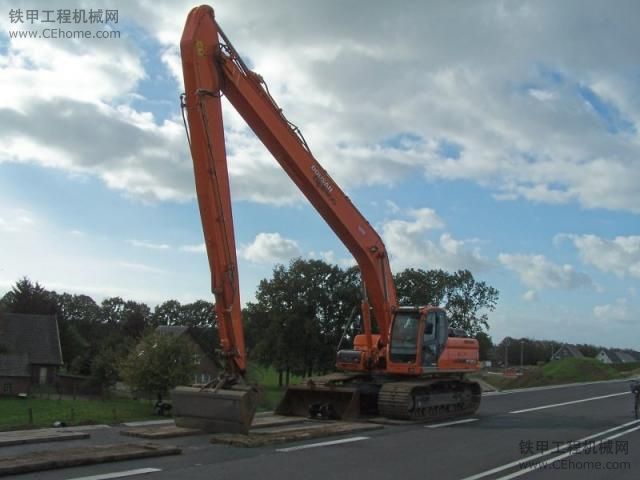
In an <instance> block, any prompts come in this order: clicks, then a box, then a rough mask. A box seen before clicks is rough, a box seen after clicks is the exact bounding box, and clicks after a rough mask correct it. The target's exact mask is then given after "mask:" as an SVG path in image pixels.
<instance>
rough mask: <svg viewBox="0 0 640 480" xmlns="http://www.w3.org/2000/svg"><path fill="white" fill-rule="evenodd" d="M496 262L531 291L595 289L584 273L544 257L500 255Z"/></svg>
mask: <svg viewBox="0 0 640 480" xmlns="http://www.w3.org/2000/svg"><path fill="white" fill-rule="evenodd" d="M498 261H499V262H500V263H501V264H502V265H503V266H504V267H506V268H507V269H509V270H512V271H514V272H516V273H517V274H518V276H519V277H520V281H521V282H522V283H523V284H524V285H526V286H527V287H529V288H531V289H533V290H542V289H545V288H549V289H558V290H574V289H578V288H595V285H594V283H593V280H592V279H591V277H589V275H587V274H586V273H583V272H578V271H576V270H575V268H574V267H573V266H571V265H568V264H563V265H558V264H555V263H553V262H551V261H550V260H548V259H547V258H546V257H545V256H544V255H531V254H508V253H501V254H500V255H498ZM527 293H528V292H527ZM525 295H526V294H525Z"/></svg>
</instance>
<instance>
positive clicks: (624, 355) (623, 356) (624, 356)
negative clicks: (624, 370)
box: [615, 350, 636, 363]
mask: <svg viewBox="0 0 640 480" xmlns="http://www.w3.org/2000/svg"><path fill="white" fill-rule="evenodd" d="M615 354H616V355H617V356H618V358H619V359H620V360H621V361H622V363H633V362H635V361H636V359H635V358H633V357H632V356H631V355H629V353H628V352H625V351H622V350H616V351H615Z"/></svg>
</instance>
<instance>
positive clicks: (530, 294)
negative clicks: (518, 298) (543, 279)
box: [522, 290, 538, 302]
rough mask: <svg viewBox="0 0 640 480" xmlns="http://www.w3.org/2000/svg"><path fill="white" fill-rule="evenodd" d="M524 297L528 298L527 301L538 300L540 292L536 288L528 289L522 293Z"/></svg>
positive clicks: (524, 298)
mask: <svg viewBox="0 0 640 480" xmlns="http://www.w3.org/2000/svg"><path fill="white" fill-rule="evenodd" d="M522 298H523V300H526V301H527V302H537V301H538V292H536V291H535V290H527V291H526V292H524V294H523V295H522Z"/></svg>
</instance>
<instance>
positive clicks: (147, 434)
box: [120, 413, 308, 440]
mask: <svg viewBox="0 0 640 480" xmlns="http://www.w3.org/2000/svg"><path fill="white" fill-rule="evenodd" d="M305 421H308V420H307V419H306V418H302V417H285V416H282V415H274V414H273V413H267V414H263V415H259V416H256V417H255V418H254V419H253V423H252V424H251V430H252V431H253V430H256V429H258V430H263V429H270V428H274V427H275V428H282V427H284V426H286V425H299V424H301V423H303V422H305ZM120 433H121V434H122V435H128V436H131V437H138V438H148V439H151V440H152V439H160V438H175V437H186V436H190V435H203V434H204V432H203V431H202V430H198V429H193V428H184V427H178V426H176V425H175V424H174V423H173V422H171V424H167V422H163V423H161V424H155V423H144V424H142V425H140V426H136V427H134V428H128V429H126V430H120Z"/></svg>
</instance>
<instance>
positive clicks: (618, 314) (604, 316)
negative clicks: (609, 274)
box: [593, 298, 640, 324]
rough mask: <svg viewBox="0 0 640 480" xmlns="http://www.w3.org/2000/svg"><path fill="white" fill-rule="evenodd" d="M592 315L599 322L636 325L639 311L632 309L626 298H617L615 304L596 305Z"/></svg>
mask: <svg viewBox="0 0 640 480" xmlns="http://www.w3.org/2000/svg"><path fill="white" fill-rule="evenodd" d="M593 315H594V316H595V317H596V318H597V319H599V320H604V321H615V322H620V323H629V324H637V322H638V317H639V316H640V311H638V310H637V309H634V307H633V306H632V305H631V304H630V303H629V301H628V300H627V299H626V298H618V299H617V300H616V301H615V303H610V304H606V305H596V306H595V307H594V308H593Z"/></svg>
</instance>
